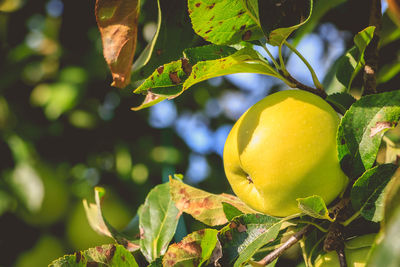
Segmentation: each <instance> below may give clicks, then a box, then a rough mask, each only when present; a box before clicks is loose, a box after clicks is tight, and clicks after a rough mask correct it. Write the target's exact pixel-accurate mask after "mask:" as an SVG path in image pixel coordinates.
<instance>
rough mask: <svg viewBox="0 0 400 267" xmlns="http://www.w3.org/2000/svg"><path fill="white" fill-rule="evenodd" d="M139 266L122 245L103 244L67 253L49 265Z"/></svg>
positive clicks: (54, 266)
mask: <svg viewBox="0 0 400 267" xmlns="http://www.w3.org/2000/svg"><path fill="white" fill-rule="evenodd" d="M70 266H74V267H87V266H109V267H138V266H139V265H138V264H137V262H136V260H135V258H134V257H133V255H132V254H131V253H130V252H129V251H128V250H127V249H125V248H124V247H123V246H121V245H115V244H110V245H103V246H98V247H95V248H90V249H87V250H85V251H82V252H77V253H75V254H74V255H65V256H64V257H61V258H59V259H57V260H55V261H53V262H52V263H50V265H49V267H70Z"/></svg>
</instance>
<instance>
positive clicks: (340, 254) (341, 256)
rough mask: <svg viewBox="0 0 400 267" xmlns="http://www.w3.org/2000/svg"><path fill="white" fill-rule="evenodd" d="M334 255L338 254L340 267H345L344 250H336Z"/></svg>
mask: <svg viewBox="0 0 400 267" xmlns="http://www.w3.org/2000/svg"><path fill="white" fill-rule="evenodd" d="M336 253H337V254H338V258H339V264H340V267H347V262H346V255H345V254H344V248H340V249H337V250H336Z"/></svg>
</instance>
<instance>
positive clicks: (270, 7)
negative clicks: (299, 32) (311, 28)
mask: <svg viewBox="0 0 400 267" xmlns="http://www.w3.org/2000/svg"><path fill="white" fill-rule="evenodd" d="M312 6H313V1H312V0H287V1H280V0H272V1H265V0H258V9H259V13H260V14H259V16H260V24H261V27H262V29H263V31H264V34H265V36H266V37H267V42H268V43H270V44H271V45H275V46H280V45H282V43H283V42H284V41H285V40H286V39H287V38H288V37H289V35H290V34H291V33H292V32H293V31H294V30H296V29H297V28H299V27H300V26H302V25H303V24H305V23H306V22H307V21H308V19H309V18H310V16H311V13H312Z"/></svg>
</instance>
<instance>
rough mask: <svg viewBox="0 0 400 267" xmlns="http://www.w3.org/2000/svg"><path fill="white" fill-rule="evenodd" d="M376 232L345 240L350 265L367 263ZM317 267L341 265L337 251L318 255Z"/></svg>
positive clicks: (359, 266) (359, 265) (347, 259)
mask: <svg viewBox="0 0 400 267" xmlns="http://www.w3.org/2000/svg"><path fill="white" fill-rule="evenodd" d="M375 237H376V234H368V235H363V236H359V237H356V238H353V239H351V240H349V241H346V242H345V249H344V254H345V256H346V262H347V266H348V267H364V266H366V265H367V260H368V253H369V251H370V249H371V246H372V244H373V243H374V240H375ZM314 266H315V267H340V264H339V258H338V255H337V253H336V251H331V252H328V253H326V254H321V255H318V257H317V258H316V260H315V264H314Z"/></svg>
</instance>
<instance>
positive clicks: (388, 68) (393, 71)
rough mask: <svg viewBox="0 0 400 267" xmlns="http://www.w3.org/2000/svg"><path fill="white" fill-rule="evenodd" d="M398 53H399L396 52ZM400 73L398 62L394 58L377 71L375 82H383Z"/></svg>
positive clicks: (399, 63)
mask: <svg viewBox="0 0 400 267" xmlns="http://www.w3.org/2000/svg"><path fill="white" fill-rule="evenodd" d="M398 55H400V53H398ZM399 73H400V62H399V61H398V60H397V59H395V60H394V62H393V63H390V64H385V65H383V66H382V68H381V69H380V70H379V72H378V76H377V83H378V84H379V83H385V82H388V81H390V80H391V79H393V78H395V77H396V76H397V75H398V74H399Z"/></svg>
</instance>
